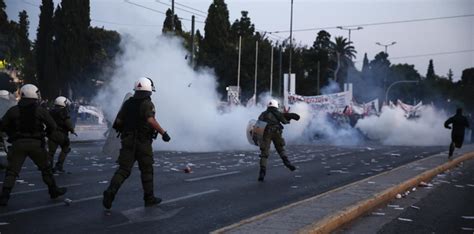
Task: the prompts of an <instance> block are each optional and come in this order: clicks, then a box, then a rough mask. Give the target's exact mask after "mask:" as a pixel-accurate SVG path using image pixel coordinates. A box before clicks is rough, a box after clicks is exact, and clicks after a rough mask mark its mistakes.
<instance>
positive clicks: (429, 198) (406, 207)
mask: <svg viewBox="0 0 474 234" xmlns="http://www.w3.org/2000/svg"><path fill="white" fill-rule="evenodd" d="M429 183H430V185H431V186H429V187H418V188H417V190H415V191H414V192H413V191H412V192H411V193H410V194H408V195H407V196H406V197H404V198H402V199H394V200H392V201H390V202H389V203H388V204H385V205H383V206H381V207H379V208H377V209H376V210H374V211H373V212H370V213H369V214H367V215H365V216H363V217H361V218H359V219H358V220H356V221H354V222H353V223H352V224H350V225H348V226H346V227H344V228H342V229H341V230H340V231H338V232H337V233H383V234H385V233H387V234H388V233H474V160H470V161H466V162H464V163H463V164H461V166H458V167H456V168H454V169H453V170H450V171H447V172H445V173H443V174H439V175H437V176H436V177H435V178H434V179H433V180H432V181H430V182H429Z"/></svg>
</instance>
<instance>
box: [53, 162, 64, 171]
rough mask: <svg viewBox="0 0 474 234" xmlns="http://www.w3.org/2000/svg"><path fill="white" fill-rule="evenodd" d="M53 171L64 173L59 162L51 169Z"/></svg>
mask: <svg viewBox="0 0 474 234" xmlns="http://www.w3.org/2000/svg"><path fill="white" fill-rule="evenodd" d="M53 171H57V172H60V173H64V169H63V165H62V164H61V163H59V162H57V163H56V166H55V167H54V168H53Z"/></svg>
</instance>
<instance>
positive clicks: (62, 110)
mask: <svg viewBox="0 0 474 234" xmlns="http://www.w3.org/2000/svg"><path fill="white" fill-rule="evenodd" d="M49 113H50V114H51V116H52V117H53V119H54V122H56V125H57V126H58V128H57V129H56V131H54V132H53V133H52V134H51V136H50V137H49V138H48V151H49V160H50V163H51V166H53V162H54V154H56V150H57V148H58V146H60V147H61V152H60V153H59V157H58V161H57V163H56V166H55V168H54V170H57V171H63V165H64V161H65V160H66V156H67V154H68V153H69V152H70V151H71V147H70V146H71V141H70V140H69V132H71V133H73V134H74V127H73V126H72V121H71V117H70V116H69V111H68V109H67V107H62V106H55V107H54V108H53V109H52V110H51V111H50V112H49Z"/></svg>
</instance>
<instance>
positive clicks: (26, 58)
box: [17, 11, 36, 83]
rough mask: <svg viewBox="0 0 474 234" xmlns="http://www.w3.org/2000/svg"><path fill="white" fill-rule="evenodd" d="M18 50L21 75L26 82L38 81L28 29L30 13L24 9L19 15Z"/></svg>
mask: <svg viewBox="0 0 474 234" xmlns="http://www.w3.org/2000/svg"><path fill="white" fill-rule="evenodd" d="M18 17H19V24H18V33H17V34H18V52H19V58H18V59H19V60H20V64H21V65H20V70H21V77H22V79H23V80H24V82H25V83H36V80H35V67H34V57H33V53H32V51H31V42H30V39H29V38H28V36H29V34H28V29H29V25H30V22H29V21H28V14H27V13H26V11H22V12H20V13H19V15H18Z"/></svg>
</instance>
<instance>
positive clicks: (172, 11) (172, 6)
mask: <svg viewBox="0 0 474 234" xmlns="http://www.w3.org/2000/svg"><path fill="white" fill-rule="evenodd" d="M171 31H173V32H174V0H171Z"/></svg>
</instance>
